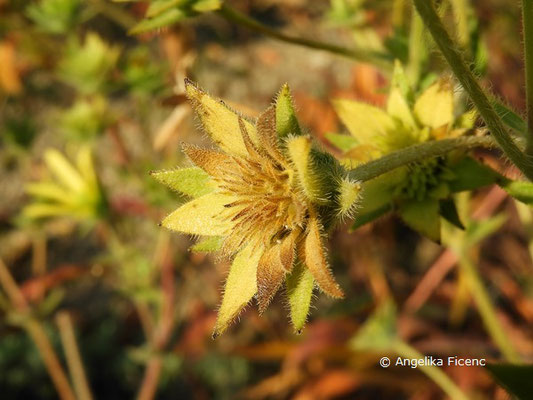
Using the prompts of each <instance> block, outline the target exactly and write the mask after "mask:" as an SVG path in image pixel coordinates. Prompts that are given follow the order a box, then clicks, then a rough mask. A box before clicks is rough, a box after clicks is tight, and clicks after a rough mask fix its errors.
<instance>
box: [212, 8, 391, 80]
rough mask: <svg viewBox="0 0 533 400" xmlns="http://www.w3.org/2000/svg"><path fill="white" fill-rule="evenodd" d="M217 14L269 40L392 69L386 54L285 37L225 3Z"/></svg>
mask: <svg viewBox="0 0 533 400" xmlns="http://www.w3.org/2000/svg"><path fill="white" fill-rule="evenodd" d="M218 13H219V14H220V15H221V16H223V17H224V18H226V19H227V20H228V21H230V22H234V23H236V24H239V25H242V26H244V27H246V28H248V29H250V30H252V31H255V32H258V33H261V34H263V35H266V36H269V37H271V38H274V39H277V40H280V41H282V42H286V43H291V44H296V45H299V46H304V47H309V48H311V49H315V50H323V51H327V52H329V53H333V54H337V55H340V56H344V57H347V58H350V59H352V60H355V61H360V62H365V63H369V64H373V65H376V66H378V67H380V68H383V69H385V70H391V69H392V62H391V61H392V60H391V59H390V57H388V56H387V55H386V54H383V53H377V52H368V51H361V50H356V49H348V48H346V47H342V46H337V45H334V44H330V43H323V42H317V41H314V40H311V39H305V38H299V37H295V36H290V35H286V34H284V33H281V32H278V31H276V30H274V29H272V28H269V27H268V26H266V25H263V24H262V23H260V22H259V21H256V20H254V19H252V18H250V17H248V16H247V15H245V14H243V13H241V12H239V11H237V10H235V9H233V8H231V7H230V6H228V5H226V4H225V3H224V4H223V5H222V7H221V9H220V10H219V11H218Z"/></svg>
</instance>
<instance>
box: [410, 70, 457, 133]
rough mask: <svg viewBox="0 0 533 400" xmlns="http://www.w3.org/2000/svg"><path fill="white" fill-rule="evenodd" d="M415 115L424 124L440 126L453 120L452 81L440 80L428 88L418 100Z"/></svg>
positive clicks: (432, 126)
mask: <svg viewBox="0 0 533 400" xmlns="http://www.w3.org/2000/svg"><path fill="white" fill-rule="evenodd" d="M414 113H415V117H416V118H417V119H418V121H420V123H421V124H422V125H424V126H429V127H431V128H438V127H440V126H442V125H446V124H449V123H451V122H452V121H453V92H452V87H451V83H450V82H449V81H447V80H440V81H438V82H437V83H434V84H433V85H431V86H430V87H429V88H427V89H426V90H425V91H424V93H422V94H421V95H420V97H419V98H418V99H417V100H416V103H415V106H414Z"/></svg>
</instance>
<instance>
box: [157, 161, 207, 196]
mask: <svg viewBox="0 0 533 400" xmlns="http://www.w3.org/2000/svg"><path fill="white" fill-rule="evenodd" d="M151 175H152V176H153V177H154V178H155V179H156V180H158V181H159V182H161V183H162V184H163V185H166V186H168V187H169V188H171V189H173V190H176V191H178V192H180V193H183V194H185V195H187V196H191V197H200V196H203V195H204V194H208V193H211V192H212V191H213V190H214V188H215V185H214V182H213V181H212V180H211V178H210V177H209V175H208V174H207V173H206V172H205V171H204V170H202V169H201V168H182V169H175V170H167V171H155V172H152V173H151Z"/></svg>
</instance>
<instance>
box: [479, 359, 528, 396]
mask: <svg viewBox="0 0 533 400" xmlns="http://www.w3.org/2000/svg"><path fill="white" fill-rule="evenodd" d="M486 369H487V370H488V371H489V372H490V373H491V375H492V376H493V377H494V378H496V381H497V382H498V383H499V384H500V385H501V386H503V387H504V388H505V390H507V391H508V392H509V393H510V394H512V395H513V396H516V398H517V399H519V400H528V399H531V393H533V380H532V379H531V377H532V376H533V365H531V364H529V365H517V364H487V366H486Z"/></svg>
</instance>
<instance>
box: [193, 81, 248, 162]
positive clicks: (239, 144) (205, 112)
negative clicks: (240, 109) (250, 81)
mask: <svg viewBox="0 0 533 400" xmlns="http://www.w3.org/2000/svg"><path fill="white" fill-rule="evenodd" d="M185 86H186V87H185V90H186V93H187V97H188V98H189V100H190V101H191V103H192V107H193V108H194V110H195V111H196V113H197V115H198V117H199V118H200V120H201V121H202V125H203V128H204V130H205V131H206V132H207V134H208V135H209V136H210V137H211V139H213V141H214V142H215V143H216V144H217V145H218V146H219V147H220V148H221V149H222V150H224V151H225V152H227V153H228V154H231V155H239V156H246V155H247V151H246V146H245V145H244V142H243V140H242V136H241V135H240V133H239V132H240V131H239V117H240V115H239V114H238V113H237V112H235V111H233V110H232V109H231V108H229V107H228V106H227V105H226V104H224V102H223V101H222V100H217V99H214V98H212V97H211V96H209V95H208V94H207V93H205V92H203V91H202V90H200V89H199V88H198V87H196V86H195V85H194V84H193V83H192V82H191V81H189V80H186V81H185ZM244 124H245V126H246V129H247V130H248V133H249V135H250V138H251V139H252V141H253V142H254V143H257V133H256V130H255V126H253V124H251V123H250V122H248V121H246V120H245V122H244Z"/></svg>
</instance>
